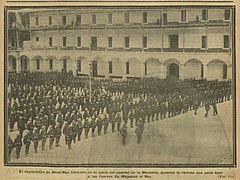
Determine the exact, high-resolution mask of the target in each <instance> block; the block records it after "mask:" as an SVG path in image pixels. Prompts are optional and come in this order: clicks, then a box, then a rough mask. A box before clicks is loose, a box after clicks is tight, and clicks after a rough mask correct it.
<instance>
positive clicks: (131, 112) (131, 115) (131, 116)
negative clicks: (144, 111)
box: [128, 109, 134, 128]
mask: <svg viewBox="0 0 240 180" xmlns="http://www.w3.org/2000/svg"><path fill="white" fill-rule="evenodd" d="M128 116H129V119H130V127H131V128H133V121H134V113H133V109H131V110H130V112H129V115H128Z"/></svg>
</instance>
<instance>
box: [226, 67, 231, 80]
mask: <svg viewBox="0 0 240 180" xmlns="http://www.w3.org/2000/svg"><path fill="white" fill-rule="evenodd" d="M227 79H232V65H228V67H227Z"/></svg>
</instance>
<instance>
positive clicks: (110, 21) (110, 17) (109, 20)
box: [108, 14, 112, 24]
mask: <svg viewBox="0 0 240 180" xmlns="http://www.w3.org/2000/svg"><path fill="white" fill-rule="evenodd" d="M108 24H112V14H108Z"/></svg>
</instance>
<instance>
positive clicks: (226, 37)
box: [36, 35, 229, 49]
mask: <svg viewBox="0 0 240 180" xmlns="http://www.w3.org/2000/svg"><path fill="white" fill-rule="evenodd" d="M107 39H108V48H112V47H113V37H108V38H107ZM169 40H170V48H173V49H177V48H178V35H170V36H169ZM36 41H39V37H36ZM207 42H208V40H207V36H202V48H203V49H205V48H207V47H208V45H207V44H208V43H207ZM223 42H224V44H223V47H224V48H229V35H224V36H223ZM48 43H49V46H50V47H52V46H53V38H52V37H49V40H48ZM124 45H125V48H130V37H124ZM62 46H63V47H67V37H63V39H62ZM81 46H82V38H81V37H77V47H81ZM142 47H143V48H147V47H148V38H147V36H143V37H142ZM91 48H97V37H96V36H92V37H91Z"/></svg>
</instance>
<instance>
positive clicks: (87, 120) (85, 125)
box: [83, 117, 90, 139]
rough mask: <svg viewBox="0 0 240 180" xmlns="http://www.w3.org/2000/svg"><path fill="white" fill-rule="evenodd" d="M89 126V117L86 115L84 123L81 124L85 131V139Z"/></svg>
mask: <svg viewBox="0 0 240 180" xmlns="http://www.w3.org/2000/svg"><path fill="white" fill-rule="evenodd" d="M89 127H90V124H89V117H87V118H86V119H85V121H84V124H83V128H84V131H85V139H87V138H88V133H89Z"/></svg>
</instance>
